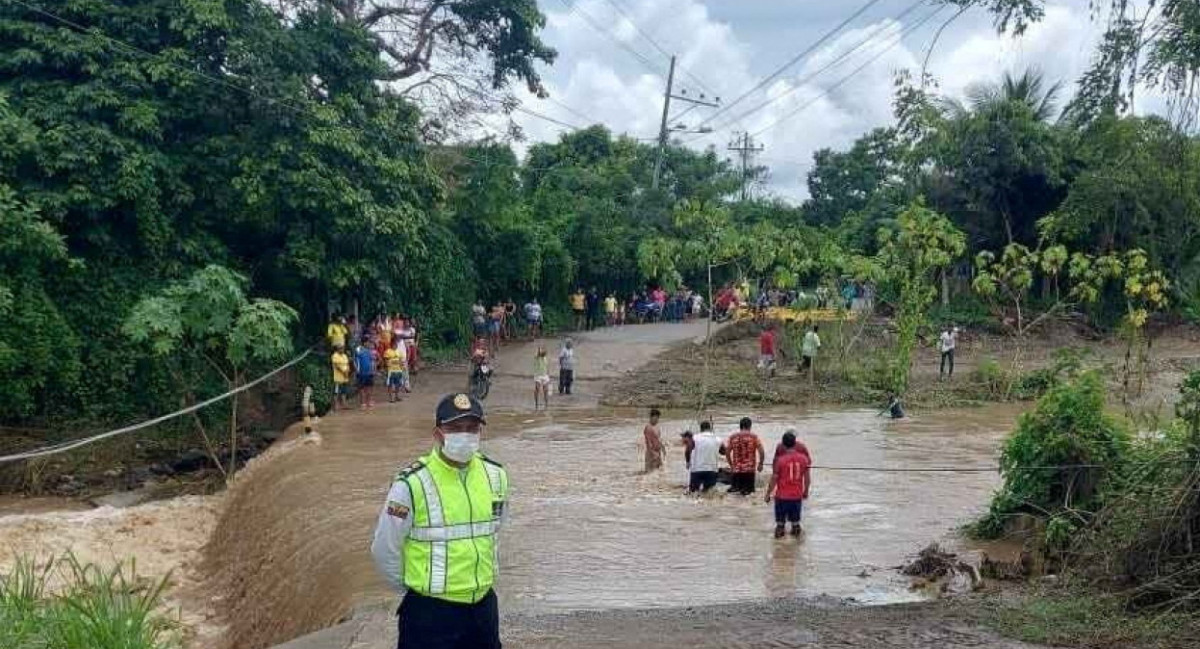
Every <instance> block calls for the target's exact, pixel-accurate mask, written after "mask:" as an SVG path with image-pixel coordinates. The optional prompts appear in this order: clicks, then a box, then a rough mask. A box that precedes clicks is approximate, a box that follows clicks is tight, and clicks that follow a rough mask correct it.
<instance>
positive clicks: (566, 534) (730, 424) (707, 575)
mask: <svg viewBox="0 0 1200 649" xmlns="http://www.w3.org/2000/svg"><path fill="white" fill-rule="evenodd" d="M1016 413H1017V410H1016V409H1015V408H1011V407H991V408H986V409H972V410H962V411H943V412H938V413H934V414H928V415H924V416H919V417H916V418H913V419H909V420H904V421H898V422H893V421H890V420H886V419H884V418H880V417H877V416H876V414H875V413H874V412H871V411H861V410H858V411H846V412H823V413H814V414H804V413H784V412H775V413H770V414H767V415H765V416H758V417H756V421H755V426H754V430H755V431H756V432H757V433H758V434H759V435H760V437H761V438H762V439H763V441H764V444H765V445H766V447H767V453H768V455H770V454H771V452H772V450H773V447H774V445H775V444H776V443H777V442H778V440H779V438H780V437H781V435H782V434H783V432H784V430H785V429H786V428H789V427H795V428H796V429H797V430H798V431H799V434H800V439H801V440H802V441H804V442H805V443H806V444H807V445H808V447H809V449H810V451H811V452H812V454H813V457H814V461H815V462H816V464H817V465H827V466H829V465H836V466H856V467H894V468H915V467H920V466H927V467H928V466H934V465H936V466H956V465H961V466H971V467H978V466H987V465H990V464H993V463H994V462H995V457H996V451H997V448H998V445H999V444H1000V441H1001V440H1002V439H1003V437H1004V435H1005V434H1006V433H1007V431H1008V428H1009V427H1010V426H1011V423H1010V422H1011V421H1012V420H1013V418H1014V417H1015V415H1016ZM744 414H749V415H755V413H743V412H736V413H734V412H730V413H724V414H723V415H716V416H715V417H714V420H715V421H714V425H715V429H716V430H717V431H718V434H719V435H722V436H726V435H728V434H729V433H731V432H733V431H734V430H736V428H737V420H738V419H739V418H740V417H741V416H742V415H744ZM686 428H692V429H693V430H694V429H695V424H694V422H690V421H687V420H682V419H672V418H670V415H669V414H668V415H667V418H666V420H665V421H664V422H663V424H662V429H663V431H664V435H665V436H669V437H671V438H673V439H674V441H675V442H676V445H675V446H673V447H672V449H671V451H670V455H669V456H668V461H667V467H666V470H664V471H661V472H657V473H654V474H650V475H638V474H637V473H636V471H637V469H638V467H639V466H640V465H641V459H640V455H639V454H640V451H639V450H638V448H637V440H638V438H639V437H640V434H641V422H638V421H631V420H630V419H629V418H626V417H619V416H615V415H614V416H606V417H588V418H576V419H574V420H565V419H564V418H559V421H556V422H554V423H552V424H542V423H540V422H537V421H530V422H529V423H528V424H526V429H525V430H523V431H521V432H519V433H517V434H516V435H515V436H513V437H505V438H502V439H498V440H494V441H492V442H490V443H489V444H488V452H489V453H490V454H492V455H493V456H495V457H496V458H498V459H500V460H501V461H503V462H505V463H506V465H507V466H509V468H510V473H511V475H512V481H513V489H514V500H513V514H512V527H511V529H510V530H509V531H508V532H507V533H506V536H505V540H504V546H503V547H502V555H503V558H504V560H505V561H504V565H503V568H504V573H503V575H504V592H503V596H504V597H506V598H507V600H508V601H507V604H508V606H509V607H510V608H511V609H512V610H517V611H526V610H528V611H539V612H540V611H547V610H549V611H568V610H574V609H580V608H583V609H589V608H627V607H628V608H640V607H650V606H686V605H706V604H718V603H729V602H735V601H740V600H750V599H759V598H764V597H790V596H795V595H818V594H827V595H833V596H837V597H852V598H854V599H856V600H858V601H861V602H871V603H883V602H897V601H907V600H912V599H915V598H918V597H919V596H918V595H916V594H914V593H912V592H910V590H909V581H908V580H907V579H904V578H902V577H900V576H899V575H898V574H897V573H896V572H895V571H894V570H892V569H891V568H893V567H894V566H896V565H898V564H900V563H901V562H903V561H904V559H905V558H906V556H909V555H911V554H913V553H915V552H916V551H917V550H919V549H920V548H921V547H923V546H925V545H927V544H928V543H930V542H931V541H935V540H939V541H942V542H944V543H947V544H949V545H951V546H953V547H961V548H962V549H970V548H969V547H963V546H962V544H961V541H959V540H957V539H956V538H955V537H954V536H953V535H952V534H951V533H952V528H953V527H955V526H956V525H959V524H961V523H965V522H967V521H968V520H969V519H970V518H971V516H973V515H976V514H978V513H979V511H980V509H981V507H982V506H983V505H984V504H985V503H986V501H987V499H988V496H989V495H990V494H991V491H992V490H993V489H994V488H995V487H996V486H997V485H998V484H999V476H998V475H996V474H991V473H881V472H874V471H830V470H821V469H816V470H814V471H813V488H812V497H811V498H810V500H809V501H808V502H807V503H806V505H805V507H806V511H805V517H804V525H805V536H804V538H803V539H802V540H800V541H796V540H792V539H788V540H785V541H776V540H774V538H772V536H771V530H772V527H773V524H774V519H773V510H772V508H771V506H770V505H767V504H765V503H764V502H763V501H762V497H761V491H760V493H759V494H757V495H755V496H752V497H748V498H744V497H739V496H730V495H726V494H725V493H724V490H723V489H722V488H720V487H718V489H719V493H712V494H709V495H708V496H706V497H703V498H693V497H689V496H687V495H686V494H685V493H684V491H685V489H686V485H687V473H686V469H685V466H684V463H683V457H682V456H683V452H682V448H681V447H679V446H678V445H677V442H678V433H679V432H681V431H683V430H685V429H686ZM769 470H770V469H769V468H768V469H767V471H768V473H764V474H761V475H760V478H759V482H760V488H761V487H762V486H765V483H766V480H767V478H768V477H769Z"/></svg>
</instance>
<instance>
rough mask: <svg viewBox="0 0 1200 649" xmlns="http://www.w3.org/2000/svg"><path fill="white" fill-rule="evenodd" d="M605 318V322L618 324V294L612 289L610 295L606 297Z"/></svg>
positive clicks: (611, 325) (611, 324) (609, 324)
mask: <svg viewBox="0 0 1200 649" xmlns="http://www.w3.org/2000/svg"><path fill="white" fill-rule="evenodd" d="M604 319H605V324H607V325H608V326H610V327H613V326H616V324H617V294H616V293H613V292H611V291H610V292H609V294H608V297H606V298H604Z"/></svg>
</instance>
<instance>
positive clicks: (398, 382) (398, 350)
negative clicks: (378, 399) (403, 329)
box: [383, 338, 408, 403]
mask: <svg viewBox="0 0 1200 649" xmlns="http://www.w3.org/2000/svg"><path fill="white" fill-rule="evenodd" d="M407 360H408V349H407V348H406V347H405V345H404V341H403V340H400V339H399V338H396V339H395V341H394V342H393V344H392V346H391V347H390V348H388V350H387V351H386V352H384V353H383V363H384V366H385V367H386V368H387V391H388V403H396V402H397V401H400V399H401V397H400V393H401V392H403V391H404V386H405V377H404V370H405V364H406V362H407Z"/></svg>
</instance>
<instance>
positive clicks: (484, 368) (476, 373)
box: [467, 360, 492, 401]
mask: <svg viewBox="0 0 1200 649" xmlns="http://www.w3.org/2000/svg"><path fill="white" fill-rule="evenodd" d="M491 389H492V367H491V365H489V364H488V362H487V361H486V360H485V361H483V362H482V363H472V368H471V378H470V381H469V382H468V386H467V390H468V391H469V392H470V393H471V396H473V397H475V398H476V399H479V400H480V401H482V400H484V399H486V398H487V395H488V392H489V391H491Z"/></svg>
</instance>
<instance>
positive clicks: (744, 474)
mask: <svg viewBox="0 0 1200 649" xmlns="http://www.w3.org/2000/svg"><path fill="white" fill-rule="evenodd" d="M751 425H752V423H751V421H750V418H749V417H742V420H741V422H739V424H738V432H736V433H734V434H732V435H730V436H729V440H728V441H727V442H725V449H726V458H727V459H728V460H729V471H730V473H731V474H732V475H731V476H730V482H729V493H731V494H741V495H743V496H748V495H750V494H752V493H754V489H755V484H754V481H755V473H762V470H763V462H764V461H765V460H766V454H767V453H766V451H765V450H763V445H762V440H760V439H758V435H755V434H754V433H752V432H750V427H751ZM755 460H757V463H756V462H755ZM756 466H757V469H756V468H755V467H756Z"/></svg>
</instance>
